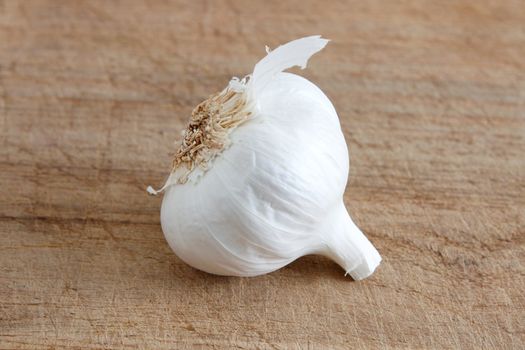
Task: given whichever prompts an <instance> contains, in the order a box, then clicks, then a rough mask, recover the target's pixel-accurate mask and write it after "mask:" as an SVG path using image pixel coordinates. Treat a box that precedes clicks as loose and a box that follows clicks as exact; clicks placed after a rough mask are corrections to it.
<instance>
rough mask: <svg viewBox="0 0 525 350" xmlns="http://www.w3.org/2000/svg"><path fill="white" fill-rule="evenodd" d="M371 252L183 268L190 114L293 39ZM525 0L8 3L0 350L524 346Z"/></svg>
mask: <svg viewBox="0 0 525 350" xmlns="http://www.w3.org/2000/svg"><path fill="white" fill-rule="evenodd" d="M310 34H322V35H323V36H325V37H327V38H330V39H332V42H330V44H329V45H328V46H327V47H326V49H325V50H324V51H323V52H322V53H320V54H318V55H316V56H314V58H313V59H312V60H311V62H310V65H309V67H308V69H307V70H305V71H302V72H301V74H302V75H303V76H305V77H307V78H309V79H311V80H312V81H313V82H315V83H316V84H318V86H319V87H321V89H323V90H324V91H325V93H326V94H327V95H328V96H329V97H330V99H331V100H332V101H333V103H334V105H335V107H336V109H337V111H338V113H339V116H340V119H341V124H342V128H343V130H344V133H345V137H346V140H347V142H348V147H349V150H350V154H351V159H352V164H351V170H350V172H351V176H350V180H349V182H348V187H347V191H346V193H345V202H346V204H347V207H348V208H349V211H350V213H351V214H352V216H353V218H354V219H355V221H356V223H357V224H358V225H359V226H360V227H361V228H362V229H363V231H364V232H365V233H366V234H367V235H368V237H369V238H370V240H371V241H372V242H373V243H374V244H375V245H376V247H377V248H378V250H379V251H380V252H381V254H382V256H383V263H382V264H381V265H380V267H379V268H378V270H377V271H376V273H375V274H374V275H373V276H372V277H371V278H369V279H367V280H364V281H361V282H354V281H352V279H351V278H349V277H344V276H343V274H344V272H343V270H342V269H341V268H340V267H339V266H337V265H336V264H335V263H333V262H331V261H329V260H327V259H325V258H321V257H314V256H309V257H304V258H301V259H299V260H298V261H296V262H294V263H293V264H291V265H289V266H287V267H285V268H283V269H281V270H279V271H277V272H274V273H271V274H268V275H265V276H261V277H256V278H228V277H218V276H213V275H209V274H206V273H203V272H200V271H197V270H195V269H193V268H191V267H189V266H187V265H186V264H184V263H183V262H182V261H181V260H180V259H179V258H177V257H176V256H175V255H174V254H173V253H172V251H171V250H170V248H169V247H168V245H167V243H166V241H165V239H164V237H163V234H162V231H161V227H160V223H159V210H160V204H161V200H162V197H161V196H159V197H150V196H148V195H147V193H146V191H145V189H146V186H147V185H149V184H152V185H155V186H158V185H161V184H162V183H163V181H164V179H165V177H166V175H167V172H168V170H169V167H170V159H171V155H172V154H173V151H174V146H173V142H174V141H175V140H176V139H177V138H178V137H179V135H180V131H181V130H182V128H183V127H184V126H185V123H186V122H187V120H188V119H189V115H190V112H191V110H192V108H193V107H194V106H195V105H196V104H198V103H199V102H200V101H202V100H203V99H204V98H206V97H207V96H208V95H210V94H211V93H214V92H216V91H218V90H220V89H222V88H223V87H224V86H225V84H226V83H227V82H228V80H229V79H230V77H231V76H242V75H244V74H248V73H250V72H251V70H252V67H253V65H254V63H255V62H256V61H257V60H258V59H259V58H261V57H262V55H264V54H265V51H264V45H265V44H268V45H269V46H270V47H275V46H277V45H279V44H282V43H285V42H287V41H289V40H292V39H295V38H298V37H302V36H306V35H310ZM524 294H525V2H523V1H499V0H498V1H496V0H495V1H450V2H448V1H446V2H445V1H421V2H416V1H414V2H411V1H401V2H394V1H372V2H362V1H354V2H339V1H261V2H255V1H253V2H252V1H209V2H208V1H188V2H171V1H145V0H144V1H46V0H41V1H15V0H14V1H0V348H1V349H32V348H47V349H54V348H66V347H70V348H82V349H88V348H93V349H94V348H129V349H131V348H141V349H190V348H203V349H207V348H214V349H219V348H229V349H323V348H329V349H351V348H352V349H364V348H371V349H379V348H385V349H386V348H398V349H405V348H407V349H419V348H421V349H445V348H446V349H459V348H463V349H523V348H525V296H524Z"/></svg>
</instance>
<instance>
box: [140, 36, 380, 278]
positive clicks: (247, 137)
mask: <svg viewBox="0 0 525 350" xmlns="http://www.w3.org/2000/svg"><path fill="white" fill-rule="evenodd" d="M327 42H328V40H326V39H322V38H321V37H320V36H311V37H306V38H302V39H298V40H294V41H292V42H289V43H288V44H286V45H283V46H280V47H278V48H277V49H275V50H274V51H272V52H269V50H268V49H267V52H268V54H267V56H266V57H264V58H263V59H262V60H261V61H260V62H259V63H257V65H256V66H255V68H254V71H253V73H252V74H251V75H249V76H247V77H245V78H244V79H238V78H233V79H232V80H231V81H230V83H229V84H228V86H227V87H226V88H225V89H224V90H223V91H221V92H220V93H218V94H216V95H213V96H211V97H210V98H209V99H207V100H206V101H204V102H203V103H201V104H200V105H198V106H197V107H196V108H195V109H194V111H193V113H192V118H191V121H190V125H189V126H188V128H187V129H186V130H185V131H184V133H183V140H182V143H181V145H180V148H179V150H178V151H177V153H176V155H175V159H174V163H173V170H172V173H171V174H170V176H169V178H168V181H167V182H166V184H165V185H164V187H163V188H162V189H161V190H160V191H165V195H164V199H163V201H162V208H161V223H162V230H163V231H164V234H165V236H166V239H167V241H168V243H169V245H170V246H171V248H172V249H173V250H174V251H175V253H176V254H177V255H178V256H179V257H180V258H181V259H182V260H184V261H185V262H186V263H188V264H189V265H191V266H193V267H195V268H197V269H200V270H203V271H206V272H209V273H213V274H217V275H233V276H257V275H261V274H265V273H268V272H271V271H274V270H277V269H279V268H281V267H283V266H285V265H287V264H289V263H290V262H292V261H294V260H296V259H297V258H299V257H301V256H304V255H307V254H320V255H324V256H327V257H329V258H331V259H333V260H334V261H335V262H337V263H338V264H339V265H341V267H342V268H343V269H344V270H345V271H346V272H347V273H348V274H350V275H351V276H352V277H353V278H354V279H362V278H365V277H367V276H369V275H370V274H372V273H373V271H374V270H375V268H376V267H377V266H378V265H379V262H380V261H381V257H380V255H379V253H378V252H377V250H376V249H375V248H374V247H373V246H372V244H371V243H370V242H369V241H368V239H367V238H366V237H365V236H364V235H363V233H362V232H361V231H360V230H359V229H358V228H357V226H356V225H355V224H354V223H353V222H352V219H351V218H350V216H349V215H348V212H347V210H346V208H345V206H344V204H343V193H344V190H345V186H346V182H347V178H348V170H349V161H348V152H347V146H346V142H345V139H344V137H343V133H342V131H341V127H340V124H339V119H338V117H337V113H336V111H335V109H334V107H333V105H332V103H331V102H330V100H329V99H328V98H327V97H326V96H325V94H324V93H323V92H322V91H321V90H320V89H319V88H318V87H317V86H315V85H314V84H313V83H311V82H310V81H308V80H306V79H304V78H302V77H300V76H298V75H295V74H290V73H284V72H283V70H285V69H287V68H290V67H292V66H301V67H302V68H304V67H305V66H306V63H307V61H308V59H309V58H310V56H312V55H313V54H315V53H316V52H318V51H320V50H321V49H322V48H323V47H324V46H325V45H326V44H327ZM148 191H149V192H150V193H152V194H156V193H157V191H155V190H153V189H152V188H151V187H149V188H148Z"/></svg>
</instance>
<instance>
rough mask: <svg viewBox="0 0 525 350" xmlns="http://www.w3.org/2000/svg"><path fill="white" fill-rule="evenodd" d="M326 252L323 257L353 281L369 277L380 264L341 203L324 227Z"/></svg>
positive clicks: (377, 256)
mask: <svg viewBox="0 0 525 350" xmlns="http://www.w3.org/2000/svg"><path fill="white" fill-rule="evenodd" d="M325 230H326V231H325V232H324V234H325V235H326V236H325V237H326V242H325V243H326V244H327V250H326V251H325V252H323V255H325V256H327V257H329V258H331V259H332V260H334V261H335V262H336V263H337V264H339V265H340V266H341V267H342V268H343V269H344V270H345V271H346V274H349V275H350V276H352V278H353V279H354V280H361V279H364V278H366V277H368V276H370V275H371V274H372V273H373V272H374V270H375V269H376V267H377V266H378V265H379V263H380V262H381V256H380V255H379V252H378V251H377V250H376V248H375V247H374V246H373V245H372V243H370V241H369V240H368V239H367V238H366V236H365V235H364V234H363V233H362V232H361V230H360V229H359V228H358V227H357V226H356V225H355V224H354V222H353V221H352V219H351V218H350V215H349V214H348V211H347V210H346V208H345V206H344V204H343V203H342V202H341V204H340V205H338V207H337V209H335V211H334V213H333V216H332V217H330V218H328V222H327V225H326V226H325Z"/></svg>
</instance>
